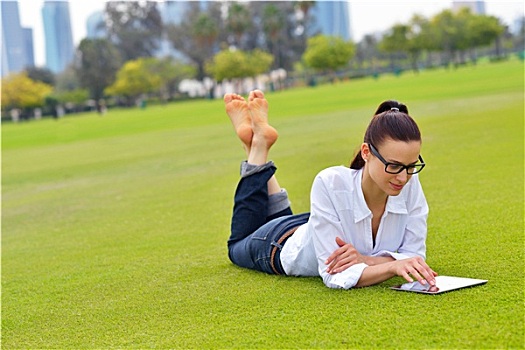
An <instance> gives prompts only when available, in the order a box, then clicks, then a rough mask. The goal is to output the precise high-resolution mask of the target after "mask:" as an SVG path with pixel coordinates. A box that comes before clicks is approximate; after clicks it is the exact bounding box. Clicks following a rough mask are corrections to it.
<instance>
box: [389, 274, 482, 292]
mask: <svg viewBox="0 0 525 350" xmlns="http://www.w3.org/2000/svg"><path fill="white" fill-rule="evenodd" d="M487 282H488V280H480V279H475V278H466V277H453V276H437V277H436V285H435V286H431V285H423V284H421V283H419V282H417V281H415V282H410V283H405V284H401V285H398V286H393V287H390V289H394V290H400V291H404V292H416V293H424V294H440V293H445V292H449V291H451V290H456V289H461V288H467V287H474V286H479V285H482V284H485V283H487Z"/></svg>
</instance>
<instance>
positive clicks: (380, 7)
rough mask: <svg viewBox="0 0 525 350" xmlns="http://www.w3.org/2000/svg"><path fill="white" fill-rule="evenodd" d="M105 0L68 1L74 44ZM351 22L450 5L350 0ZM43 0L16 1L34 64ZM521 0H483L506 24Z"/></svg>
mask: <svg viewBox="0 0 525 350" xmlns="http://www.w3.org/2000/svg"><path fill="white" fill-rule="evenodd" d="M0 1H5V0H0ZM106 2H107V0H69V11H70V16H71V26H72V31H73V41H74V44H75V46H77V45H78V44H79V43H80V41H81V40H82V39H83V38H85V36H86V19H87V17H88V16H89V15H91V14H92V13H93V12H95V11H98V10H103V9H104V6H105V3H106ZM349 2H350V23H351V29H352V34H353V40H354V41H355V42H358V41H360V40H361V38H362V37H363V36H364V35H366V34H371V33H374V32H381V31H384V30H386V29H388V28H390V27H392V26H393V25H394V24H396V23H407V22H408V21H409V20H410V18H411V17H412V15H414V14H420V15H422V16H424V17H427V18H429V17H432V16H433V15H435V14H436V13H439V12H440V11H442V10H444V9H448V8H451V4H452V1H446V0H437V1H430V0H428V1H427V0H419V1H415V0H411V1H403V0H383V1H378V0H366V1H365V0H350V1H349ZM43 3H44V0H18V6H19V11H20V21H21V22H22V26H23V27H30V28H33V41H34V46H35V63H36V65H37V66H43V65H44V63H45V48H44V33H43V31H44V29H43V22H42V6H43ZM524 7H525V2H524V1H523V0H485V9H486V11H487V14H488V15H493V16H496V17H499V18H500V19H501V20H502V21H503V22H504V23H505V24H507V25H511V24H512V21H513V20H514V19H516V18H518V17H520V16H523V15H525V10H524Z"/></svg>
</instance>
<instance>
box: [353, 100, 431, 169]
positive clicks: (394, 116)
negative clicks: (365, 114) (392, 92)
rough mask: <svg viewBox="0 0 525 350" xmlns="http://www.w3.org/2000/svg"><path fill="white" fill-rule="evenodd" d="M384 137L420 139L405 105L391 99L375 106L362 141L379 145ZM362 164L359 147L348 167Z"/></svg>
mask: <svg viewBox="0 0 525 350" xmlns="http://www.w3.org/2000/svg"><path fill="white" fill-rule="evenodd" d="M386 139H391V140H394V141H405V142H409V141H421V133H420V132H419V128H418V126H417V124H416V122H415V121H414V119H412V117H410V116H409V115H408V108H407V106H405V105H404V104H402V103H399V102H397V101H393V100H389V101H385V102H383V103H381V104H380V105H379V107H377V110H376V113H375V115H374V117H373V118H372V120H371V121H370V124H369V125H368V128H367V129H366V132H365V137H364V140H363V142H364V143H372V144H373V145H374V146H376V147H379V145H381V144H382V143H383V142H384V141H385V140H386ZM364 166H365V161H364V159H363V157H362V156H361V150H360V149H359V151H358V152H357V154H356V156H355V158H354V160H353V161H352V163H350V168H351V169H356V170H358V169H361V168H363V167H364Z"/></svg>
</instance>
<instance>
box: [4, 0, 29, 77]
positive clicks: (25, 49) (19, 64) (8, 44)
mask: <svg viewBox="0 0 525 350" xmlns="http://www.w3.org/2000/svg"><path fill="white" fill-rule="evenodd" d="M0 5H1V7H0V11H1V18H2V77H3V76H6V75H8V74H10V73H17V72H21V71H23V70H24V69H26V68H28V67H34V65H35V59H34V55H33V31H32V29H29V28H22V26H21V25H20V13H19V9H18V1H2V2H0Z"/></svg>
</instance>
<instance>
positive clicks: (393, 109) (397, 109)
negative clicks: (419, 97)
mask: <svg viewBox="0 0 525 350" xmlns="http://www.w3.org/2000/svg"><path fill="white" fill-rule="evenodd" d="M390 110H391V111H396V112H399V108H397V107H392V108H390Z"/></svg>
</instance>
